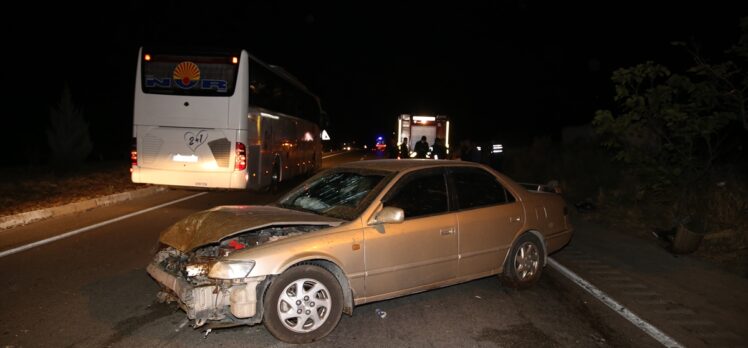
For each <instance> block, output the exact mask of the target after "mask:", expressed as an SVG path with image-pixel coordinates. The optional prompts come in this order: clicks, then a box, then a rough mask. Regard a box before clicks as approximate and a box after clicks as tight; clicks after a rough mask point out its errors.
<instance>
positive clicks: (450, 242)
mask: <svg viewBox="0 0 748 348" xmlns="http://www.w3.org/2000/svg"><path fill="white" fill-rule="evenodd" d="M382 205H383V206H384V207H398V208H401V209H403V211H404V213H405V218H404V221H403V222H400V223H385V224H381V225H375V226H369V227H367V228H366V229H365V234H364V239H365V243H366V253H365V254H366V256H365V262H366V281H365V282H366V296H367V299H368V300H376V299H383V298H388V297H393V296H397V295H399V294H404V293H408V292H412V291H418V290H422V289H424V288H427V287H429V286H430V285H432V284H435V283H439V282H442V281H446V280H450V279H453V278H454V277H455V276H456V275H457V230H456V220H455V216H454V214H451V213H450V212H449V200H448V195H447V185H446V179H445V176H444V170H443V169H429V170H421V171H418V172H413V173H409V174H407V175H405V176H403V177H402V178H401V179H400V180H399V181H398V182H397V183H396V184H395V185H394V186H393V188H392V189H391V190H390V191H389V192H388V193H387V194H386V195H385V196H384V199H383V200H382Z"/></svg>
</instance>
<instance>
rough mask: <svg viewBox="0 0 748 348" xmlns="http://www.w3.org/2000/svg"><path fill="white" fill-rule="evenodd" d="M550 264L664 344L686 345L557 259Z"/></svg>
mask: <svg viewBox="0 0 748 348" xmlns="http://www.w3.org/2000/svg"><path fill="white" fill-rule="evenodd" d="M548 264H549V265H550V266H551V267H553V268H554V269H555V270H557V271H559V272H561V274H563V275H564V276H566V277H567V278H569V279H571V281H573V282H574V283H577V285H579V286H580V287H581V288H582V289H584V290H585V291H587V292H588V293H590V294H591V295H592V296H595V297H596V298H597V299H598V300H600V301H601V302H602V303H604V304H606V305H607V306H608V307H610V308H611V309H612V310H613V311H614V312H616V313H618V314H620V315H621V316H622V317H624V318H626V320H628V321H630V322H631V323H632V324H634V325H636V327H638V328H639V329H641V330H642V331H644V332H646V333H647V334H648V335H650V336H652V338H654V339H656V340H657V341H658V342H660V343H662V345H663V346H665V347H668V348H683V347H684V346H683V345H681V344H680V343H678V341H676V340H675V339H673V338H672V337H670V336H668V335H667V334H665V333H664V332H662V331H660V330H659V329H657V328H656V327H654V326H652V324H650V323H648V322H646V321H644V319H642V318H639V316H637V315H636V314H634V313H633V312H631V311H630V310H628V309H627V308H626V307H624V306H622V305H621V304H620V303H618V302H617V301H616V300H614V299H613V298H612V297H610V296H608V294H606V293H604V292H603V291H602V290H600V289H598V288H597V287H595V286H594V285H592V284H590V283H589V282H587V281H586V280H584V279H582V278H581V277H580V276H578V275H577V274H576V273H574V272H572V271H571V270H569V269H568V268H566V267H564V266H562V265H561V264H560V263H558V262H556V260H554V259H552V258H550V257H549V258H548Z"/></svg>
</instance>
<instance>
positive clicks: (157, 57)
mask: <svg viewBox="0 0 748 348" xmlns="http://www.w3.org/2000/svg"><path fill="white" fill-rule="evenodd" d="M231 60H232V57H230V56H223V57H221V56H210V57H208V56H189V55H168V54H146V55H144V58H143V62H142V71H143V72H142V73H143V76H142V82H143V92H145V93H154V94H174V95H204V96H230V95H232V94H234V86H235V85H236V72H237V70H238V68H239V64H238V63H232V61H231Z"/></svg>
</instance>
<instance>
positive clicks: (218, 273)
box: [208, 261, 255, 279]
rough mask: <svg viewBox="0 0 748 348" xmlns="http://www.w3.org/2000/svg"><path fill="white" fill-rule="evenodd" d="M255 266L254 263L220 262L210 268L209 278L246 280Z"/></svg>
mask: <svg viewBox="0 0 748 348" xmlns="http://www.w3.org/2000/svg"><path fill="white" fill-rule="evenodd" d="M254 266H255V262H254V261H218V262H216V263H215V264H213V267H211V268H210V272H209V273H208V277H210V278H215V279H241V278H246V277H247V276H248V275H249V272H250V271H252V268H254Z"/></svg>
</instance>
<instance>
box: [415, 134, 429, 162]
mask: <svg viewBox="0 0 748 348" xmlns="http://www.w3.org/2000/svg"><path fill="white" fill-rule="evenodd" d="M415 151H416V158H426V155H427V154H428V153H429V142H428V141H426V136H425V135H424V136H422V137H421V140H420V141H419V142H417V143H416V146H415Z"/></svg>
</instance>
